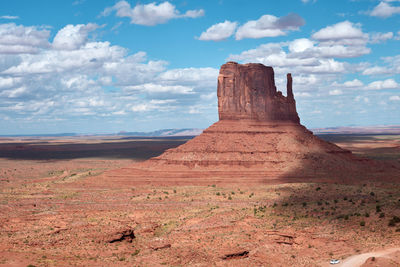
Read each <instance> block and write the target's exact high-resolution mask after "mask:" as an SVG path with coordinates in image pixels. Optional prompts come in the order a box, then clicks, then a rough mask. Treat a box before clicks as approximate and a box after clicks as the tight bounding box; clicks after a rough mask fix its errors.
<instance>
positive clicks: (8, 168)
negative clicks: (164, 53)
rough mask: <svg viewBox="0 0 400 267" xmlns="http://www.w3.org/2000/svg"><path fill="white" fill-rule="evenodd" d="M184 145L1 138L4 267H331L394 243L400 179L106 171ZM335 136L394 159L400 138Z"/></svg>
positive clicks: (399, 225)
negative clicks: (192, 176) (150, 179)
mask: <svg viewBox="0 0 400 267" xmlns="http://www.w3.org/2000/svg"><path fill="white" fill-rule="evenodd" d="M184 141H185V140H150V141H149V140H147V141H146V140H123V139H113V140H104V139H103V140H88V139H78V140H75V139H74V140H29V141H27V140H15V139H13V140H3V141H2V142H1V144H0V266H28V265H31V266H32V265H33V266H71V265H74V266H289V265H296V266H329V260H330V259H332V258H337V259H340V260H342V262H343V263H346V260H345V259H347V258H348V257H351V256H353V255H359V254H364V253H368V252H374V251H386V250H387V249H392V248H398V247H400V222H397V219H396V216H397V217H400V176H399V177H391V178H392V179H390V182H387V181H370V180H368V179H367V178H366V179H361V180H359V181H354V180H352V183H340V184H339V183H322V182H312V183H308V182H301V183H300V182H296V183H279V182H276V183H269V184H262V183H260V184H256V185H255V184H245V183H238V184H235V183H229V184H224V183H218V179H217V177H216V179H215V181H216V182H215V183H214V182H213V179H209V182H210V183H209V184H206V185H197V186H193V185H177V184H173V183H171V184H168V185H163V186H161V185H151V184H143V183H135V181H134V180H126V181H125V182H124V183H116V182H115V181H113V180H112V179H107V176H105V175H103V173H104V172H105V171H108V170H111V169H116V168H123V167H127V166H131V164H132V163H134V162H137V161H142V160H144V159H146V158H149V157H151V156H155V155H158V154H160V153H161V152H162V151H164V150H165V149H167V148H169V147H174V146H177V145H179V144H181V143H183V142H184ZM335 142H336V143H339V144H340V145H341V146H343V147H345V148H351V149H353V151H355V153H358V154H360V155H364V156H368V157H371V158H375V159H378V160H389V161H391V162H392V163H393V164H398V163H399V159H400V153H399V147H400V141H399V138H398V136H394V137H393V136H392V138H389V137H388V136H384V137H380V136H374V137H371V138H369V139H368V138H361V137H360V138H347V139H346V138H345V137H343V138H341V139H340V140H336V141H335ZM126 147H129V150H127V149H126ZM81 151H84V152H82V153H81ZM52 155H56V157H52ZM82 155H83V156H82ZM366 177H368V176H367V174H366ZM388 181H389V180H388ZM393 181H395V182H393ZM385 255H386V254H385ZM364 256H365V255H364ZM364 256H362V257H361V256H358V258H357V259H359V261H357V263H360V264H366V265H365V266H376V265H373V264H374V263H376V262H384V261H385V260H386V258H385V257H384V254H379V255H378V254H376V255H373V254H371V255H367V256H371V257H376V259H374V260H372V258H371V257H367V258H365V257H364ZM350 259H354V258H350ZM350 259H349V260H350ZM360 259H361V260H360ZM343 260H344V261H343ZM391 261H393V262H394V263H395V264H400V259H399V257H398V254H393V255H392V256H391ZM386 263H387V262H385V264H386ZM368 264H372V265H368ZM344 266H346V265H344ZM353 266H354V265H353ZM387 266H391V265H387Z"/></svg>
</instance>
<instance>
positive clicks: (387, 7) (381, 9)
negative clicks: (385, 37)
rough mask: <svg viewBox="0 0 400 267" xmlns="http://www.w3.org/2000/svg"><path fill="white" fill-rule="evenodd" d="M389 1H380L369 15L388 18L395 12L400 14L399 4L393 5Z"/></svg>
mask: <svg viewBox="0 0 400 267" xmlns="http://www.w3.org/2000/svg"><path fill="white" fill-rule="evenodd" d="M388 2H389V1H382V2H380V3H379V4H378V5H377V6H376V7H375V8H374V9H373V10H372V11H371V12H370V13H369V15H371V16H374V17H381V18H388V17H391V16H393V15H395V14H400V7H399V6H392V5H391V4H389V3H388Z"/></svg>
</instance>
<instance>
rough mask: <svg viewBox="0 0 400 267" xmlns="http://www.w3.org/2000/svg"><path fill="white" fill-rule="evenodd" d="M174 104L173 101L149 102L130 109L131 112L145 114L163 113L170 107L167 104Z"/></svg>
mask: <svg viewBox="0 0 400 267" xmlns="http://www.w3.org/2000/svg"><path fill="white" fill-rule="evenodd" d="M171 103H175V100H171V99H170V100H151V101H150V102H148V103H141V104H137V105H134V106H132V107H131V111H133V112H147V111H151V110H155V109H157V110H159V111H160V110H161V111H165V110H168V109H170V108H171V107H170V106H169V105H168V104H171Z"/></svg>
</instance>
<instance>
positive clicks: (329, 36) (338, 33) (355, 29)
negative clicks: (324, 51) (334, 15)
mask: <svg viewBox="0 0 400 267" xmlns="http://www.w3.org/2000/svg"><path fill="white" fill-rule="evenodd" d="M312 38H313V39H316V40H318V41H322V42H327V41H333V42H336V43H344V44H347V45H358V44H363V43H365V42H366V41H367V40H368V35H367V34H365V33H363V32H362V30H361V25H359V24H354V23H351V22H350V21H347V20H346V21H342V22H339V23H337V24H334V25H332V26H327V27H325V28H323V29H321V30H319V31H317V32H316V33H314V34H313V35H312Z"/></svg>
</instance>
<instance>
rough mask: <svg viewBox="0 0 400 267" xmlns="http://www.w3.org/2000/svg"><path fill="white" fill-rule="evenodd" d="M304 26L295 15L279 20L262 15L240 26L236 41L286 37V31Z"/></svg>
mask: <svg viewBox="0 0 400 267" xmlns="http://www.w3.org/2000/svg"><path fill="white" fill-rule="evenodd" d="M304 24H305V21H304V19H303V18H302V17H300V16H299V15H297V14H295V13H290V14H289V15H287V16H284V17H280V18H278V17H275V16H273V15H263V16H261V17H260V18H259V19H258V20H251V21H248V22H246V23H245V24H244V25H242V26H240V27H239V28H238V30H237V31H236V40H241V39H244V38H253V39H257V38H264V37H276V36H281V35H286V34H287V32H288V31H293V30H298V29H299V28H300V27H301V26H303V25H304Z"/></svg>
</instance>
